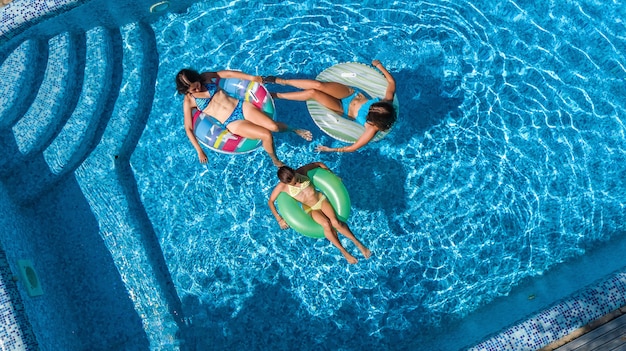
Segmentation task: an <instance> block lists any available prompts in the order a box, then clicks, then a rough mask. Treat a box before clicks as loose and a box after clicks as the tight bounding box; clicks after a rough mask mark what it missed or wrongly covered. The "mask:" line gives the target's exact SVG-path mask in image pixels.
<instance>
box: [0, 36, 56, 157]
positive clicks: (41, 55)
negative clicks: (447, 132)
mask: <svg viewBox="0 0 626 351" xmlns="http://www.w3.org/2000/svg"><path fill="white" fill-rule="evenodd" d="M47 60H48V45H47V43H46V42H45V41H43V40H37V39H33V40H27V41H25V42H23V43H22V45H20V46H19V47H18V48H17V49H15V50H14V51H13V52H11V53H10V54H9V55H8V57H7V58H6V60H5V61H4V62H3V63H2V65H0V96H1V97H2V98H1V100H2V103H0V130H2V129H6V128H10V127H11V126H13V124H15V122H17V120H18V119H20V118H21V117H22V116H23V115H24V114H25V113H26V111H27V110H28V107H29V106H30V104H31V103H32V102H33V100H34V99H35V97H36V96H37V91H38V89H36V88H34V87H38V86H40V85H41V81H42V79H43V76H44V73H45V69H46V62H47ZM6 156H7V155H2V157H6Z"/></svg>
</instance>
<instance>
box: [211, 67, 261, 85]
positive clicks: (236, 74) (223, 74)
mask: <svg viewBox="0 0 626 351" xmlns="http://www.w3.org/2000/svg"><path fill="white" fill-rule="evenodd" d="M215 74H216V76H217V77H220V78H238V79H244V80H249V81H254V82H258V83H262V82H263V78H262V77H261V76H253V75H251V74H247V73H244V72H241V71H231V70H223V71H217V72H215Z"/></svg>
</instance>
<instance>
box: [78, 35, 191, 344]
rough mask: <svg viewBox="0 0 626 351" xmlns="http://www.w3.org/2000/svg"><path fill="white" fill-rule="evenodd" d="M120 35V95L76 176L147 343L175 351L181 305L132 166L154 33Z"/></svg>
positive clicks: (147, 97)
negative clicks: (122, 49) (143, 202)
mask: <svg viewBox="0 0 626 351" xmlns="http://www.w3.org/2000/svg"><path fill="white" fill-rule="evenodd" d="M121 33H122V38H123V42H124V44H125V45H124V52H123V57H124V59H123V77H122V83H121V87H122V88H121V89H120V92H119V98H118V100H117V102H116V104H115V106H114V111H113V114H112V115H111V118H110V120H109V121H108V124H107V127H106V129H105V131H104V133H103V135H102V138H101V141H100V143H99V144H98V145H97V147H96V148H95V149H94V150H93V152H92V153H91V154H90V155H89V157H88V158H87V159H86V160H85V161H84V162H83V163H82V164H81V165H80V167H78V168H77V169H76V171H75V176H76V179H77V181H78V184H79V185H80V187H81V189H82V191H83V194H84V195H85V197H86V199H87V201H88V203H89V204H90V206H91V209H92V211H93V213H94V215H95V217H96V220H97V221H98V222H99V225H100V231H101V235H102V237H103V239H104V243H105V245H106V246H107V248H108V249H109V251H110V252H111V257H112V258H113V261H114V262H115V265H116V266H117V268H118V270H119V272H120V275H121V277H122V280H123V281H124V283H125V284H126V287H127V289H128V291H129V295H130V296H131V298H132V300H133V302H134V304H135V308H136V310H137V313H138V314H139V316H140V317H141V318H142V320H143V323H144V325H145V326H146V328H145V330H146V334H147V336H148V339H149V340H150V343H151V344H152V345H160V346H161V347H163V348H167V349H176V348H177V345H176V340H177V337H176V334H177V333H178V332H180V330H181V328H182V327H184V324H183V322H182V315H181V303H180V300H179V298H178V295H177V293H176V291H175V289H174V285H173V283H172V281H171V277H170V275H169V270H168V268H167V265H166V263H165V259H164V258H163V252H162V250H161V247H160V243H159V240H158V238H157V236H156V233H155V232H154V228H153V227H152V223H151V221H150V219H149V218H148V215H147V213H146V211H145V209H144V207H143V204H142V202H141V198H140V196H139V191H138V190H137V183H136V181H135V178H134V175H133V171H132V169H131V165H130V156H131V155H132V153H133V151H134V149H135V146H136V145H137V142H138V140H139V138H140V137H141V134H142V133H143V131H144V127H145V124H146V121H147V119H148V116H149V113H150V107H151V106H152V100H153V98H154V92H155V81H156V75H157V72H158V56H157V55H155V54H154V53H155V52H156V42H155V36H154V33H153V32H152V29H151V28H150V27H149V26H148V25H146V24H137V23H135V24H130V25H126V26H124V27H122V28H121ZM131 253H132V254H131Z"/></svg>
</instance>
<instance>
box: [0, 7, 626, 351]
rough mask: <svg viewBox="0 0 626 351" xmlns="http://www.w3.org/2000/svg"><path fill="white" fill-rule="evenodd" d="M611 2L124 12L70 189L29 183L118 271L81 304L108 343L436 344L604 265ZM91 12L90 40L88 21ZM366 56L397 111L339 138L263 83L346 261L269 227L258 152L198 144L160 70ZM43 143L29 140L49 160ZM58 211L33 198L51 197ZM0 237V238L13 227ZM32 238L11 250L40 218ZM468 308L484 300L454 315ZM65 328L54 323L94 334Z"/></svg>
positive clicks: (613, 107) (50, 336)
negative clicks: (304, 133)
mask: <svg viewBox="0 0 626 351" xmlns="http://www.w3.org/2000/svg"><path fill="white" fill-rule="evenodd" d="M620 11H622V10H621V7H620V6H619V5H618V4H614V5H598V4H596V3H594V2H591V1H579V2H569V3H564V4H555V3H546V4H533V5H529V4H518V3H514V2H499V3H498V4H496V5H494V4H492V3H491V2H488V1H473V2H460V3H452V2H447V1H437V2H428V3H427V2H393V3H390V4H389V3H382V2H375V1H372V2H354V3H344V4H342V5H335V4H332V3H331V2H323V1H317V2H305V3H295V2H289V3H283V2H265V3H252V2H244V1H238V2H220V1H218V2H198V3H195V4H193V5H191V7H190V9H189V11H188V12H186V13H181V14H173V13H169V14H166V15H164V16H163V17H161V18H159V19H155V20H154V21H153V22H152V23H151V24H150V25H149V26H147V25H133V24H131V25H126V26H124V27H123V30H122V31H121V33H120V34H119V37H115V36H114V39H113V42H123V43H124V45H123V46H124V47H123V49H120V51H122V52H119V53H116V52H113V53H110V54H111V55H112V56H115V55H122V56H124V60H123V62H122V63H121V65H122V66H123V67H124V68H125V69H124V70H123V74H120V76H115V75H113V78H112V82H113V83H112V85H113V86H114V87H118V90H119V91H120V92H121V93H120V94H119V98H118V99H117V101H116V103H115V108H114V109H113V111H109V113H110V115H108V116H107V117H104V120H105V122H106V123H105V124H106V126H104V125H101V126H100V127H99V128H100V129H98V128H95V129H94V132H93V133H94V135H95V138H96V139H98V140H99V142H98V144H97V146H94V147H93V150H89V157H88V158H86V159H85V160H84V161H83V160H80V166H79V167H78V168H77V169H76V171H75V172H73V173H72V174H71V175H66V176H65V177H64V178H63V179H64V180H63V181H62V184H63V186H62V189H71V190H65V191H61V190H59V194H62V195H63V196H61V195H59V196H58V197H55V196H52V197H50V198H48V197H46V196H42V197H40V198H37V201H36V202H39V203H41V204H46V205H49V204H56V203H61V204H63V206H61V208H65V207H67V206H71V204H72V203H74V204H80V206H75V207H76V208H74V211H75V212H78V213H80V216H78V218H79V219H80V220H76V221H77V222H81V221H82V220H83V219H86V220H85V221H86V222H87V223H86V224H85V223H73V222H69V226H68V227H69V229H67V228H64V229H63V230H65V231H66V232H71V233H72V234H73V235H72V237H75V236H79V235H80V233H74V232H80V231H81V230H80V229H79V228H81V227H84V226H86V225H87V224H88V226H87V227H88V228H90V229H89V230H88V231H87V233H89V235H88V236H87V237H85V238H82V239H81V240H83V242H81V243H80V245H81V247H90V249H88V250H93V252H91V253H92V255H91V257H96V258H97V259H96V258H92V259H93V260H96V261H97V263H98V265H101V264H102V263H103V262H104V264H105V265H104V266H105V267H106V268H107V269H103V270H106V271H108V272H110V271H114V272H115V271H117V272H119V277H118V276H117V275H116V274H115V273H109V275H107V276H106V277H105V278H106V279H105V278H100V280H98V281H97V282H95V285H97V286H106V292H108V293H110V294H112V295H113V298H112V300H111V301H107V304H105V306H109V305H110V306H113V305H117V304H121V305H123V307H122V308H115V309H114V312H115V316H119V317H118V319H117V321H122V320H123V319H124V317H123V316H130V317H129V320H127V321H124V322H123V323H120V325H123V326H130V327H129V328H128V329H129V330H131V331H129V332H128V333H126V334H124V332H123V331H122V330H120V329H122V328H121V327H113V326H110V324H112V323H111V322H109V321H104V319H105V316H106V315H107V314H106V313H105V312H103V311H100V312H98V313H97V315H99V316H102V317H99V319H98V318H95V320H91V321H90V323H91V324H90V325H96V326H99V325H107V326H109V328H110V329H108V328H103V329H102V332H101V333H102V334H103V335H102V336H101V340H111V339H112V337H111V335H112V334H115V333H119V334H121V335H124V338H125V339H124V338H122V339H123V340H126V339H127V340H128V341H124V343H123V344H124V345H126V347H130V346H129V345H133V342H132V341H131V340H133V337H137V338H138V339H139V340H141V342H138V343H137V345H136V346H135V348H136V349H143V348H144V347H147V346H146V345H147V344H150V348H153V349H159V348H161V347H172V348H176V347H180V348H181V349H185V348H189V349H193V348H195V349H200V350H204V349H233V348H241V347H248V348H250V349H268V348H271V349H291V348H292V347H293V345H300V346H299V348H300V349H328V350H340V349H342V350H356V349H374V348H376V349H381V348H382V349H398V350H402V349H424V350H426V349H427V350H453V349H462V348H466V347H469V346H471V345H474V344H476V343H478V342H480V341H481V340H483V339H484V338H485V337H487V336H488V335H490V334H492V333H496V332H497V331H499V330H500V329H502V328H504V327H506V326H508V325H510V324H511V323H514V322H516V321H517V320H519V319H521V318H523V317H525V316H527V315H529V314H531V313H533V312H536V311H538V310H540V309H542V308H545V307H547V306H549V305H550V304H552V303H553V302H554V301H556V300H558V299H560V298H563V297H565V296H567V295H569V294H571V293H572V292H574V291H576V290H578V289H580V288H582V287H583V286H585V285H586V284H589V283H592V282H594V281H596V280H597V279H600V278H602V277H603V276H604V275H606V274H608V273H610V272H612V271H613V270H615V269H619V268H622V267H623V266H624V264H625V263H626V262H624V259H623V258H622V255H619V250H615V251H611V247H612V244H611V242H615V243H618V242H622V241H623V239H624V238H623V237H624V235H623V226H622V225H621V223H622V222H623V221H624V218H623V217H624V215H623V203H624V198H625V194H624V179H626V178H625V177H624V172H625V167H626V166H624V162H623V161H624V150H625V148H624V144H625V143H624V134H623V133H624V127H623V124H622V118H623V117H622V116H624V113H623V112H624V111H623V109H624V105H625V102H624V98H622V96H624V94H623V93H624V91H623V90H624V89H623V87H622V82H623V78H624V75H625V73H626V69H625V68H624V56H623V51H624V48H625V45H624V38H623V37H621V36H620V34H619V33H620V29H622V27H623V24H622V22H621V20H620ZM137 28H139V29H138V30H137ZM101 32H102V31H100V32H98V31H92V32H90V33H89V37H90V38H92V37H93V39H92V42H94V43H100V42H102V41H105V40H103V39H99V38H102V37H103V34H102V33H101ZM58 40H59V41H62V40H63V39H62V38H61V39H58ZM88 47H90V46H89V45H88ZM104 51H106V50H104ZM127 52H132V53H133V55H128V54H124V53H127ZM145 52H152V53H158V61H157V55H154V54H153V55H150V54H143V55H144V56H142V54H141V53H145ZM51 55H55V53H52V54H51ZM58 55H59V56H62V55H64V54H63V53H61V54H58ZM85 56H86V57H89V55H88V54H87V55H85ZM372 59H379V60H381V61H382V62H383V63H384V64H385V65H386V67H388V68H389V69H390V71H391V72H392V73H393V74H394V76H395V77H396V80H397V82H398V99H399V101H400V104H401V111H402V112H401V115H400V118H399V120H398V123H397V125H396V126H395V127H394V129H393V131H392V132H391V134H390V135H388V136H387V137H386V138H385V139H383V140H381V141H380V142H377V143H376V144H373V145H370V146H368V147H367V148H365V149H364V150H362V151H360V152H357V153H353V154H340V155H337V154H316V153H315V152H314V151H313V150H314V146H315V145H317V144H318V143H324V144H333V143H334V142H333V141H332V140H330V139H329V138H328V137H326V136H324V134H323V133H321V132H320V131H319V130H318V129H317V128H316V127H315V125H314V124H313V123H312V122H311V121H310V119H309V117H308V114H307V111H306V107H305V105H304V104H298V103H290V102H286V101H277V103H276V104H277V111H278V112H277V113H278V118H279V119H281V120H283V121H286V122H288V123H289V124H291V125H294V126H301V127H304V128H309V129H311V130H312V131H313V132H314V136H315V139H314V141H313V142H312V143H306V142H303V141H302V140H300V139H299V138H297V137H295V136H292V135H279V136H277V137H276V143H277V152H278V155H279V156H280V157H281V158H282V159H283V160H285V161H286V162H287V163H289V164H291V165H294V166H298V165H301V164H304V163H308V162H311V161H316V160H321V161H323V162H325V163H326V164H328V165H329V166H330V167H331V168H332V169H334V170H335V172H336V173H337V174H339V175H340V176H341V177H342V178H343V180H344V182H345V184H346V186H347V188H348V190H349V192H350V195H351V199H352V204H353V212H352V215H351V218H350V221H349V223H350V225H351V227H352V229H353V231H354V232H355V234H356V235H357V236H358V237H359V238H360V239H361V240H362V241H363V242H364V243H365V244H366V245H367V246H368V247H370V249H372V251H373V256H372V258H371V259H370V260H363V259H361V261H360V262H359V263H358V264H357V265H354V266H347V265H346V264H345V263H344V262H343V261H342V258H341V257H340V256H339V255H338V254H337V252H336V251H335V249H334V248H332V247H331V246H330V245H329V244H328V243H327V242H326V241H323V240H320V241H314V240H311V239H308V238H305V237H302V236H300V235H299V234H297V233H295V232H293V231H281V230H280V229H279V227H278V225H277V224H276V223H275V221H274V219H273V217H272V216H271V215H270V212H269V209H268V208H267V205H266V201H267V196H268V195H269V191H270V190H271V188H272V187H273V185H274V184H275V182H276V178H275V174H274V168H273V166H272V164H271V161H270V160H269V158H267V157H266V156H265V155H264V154H263V153H262V152H256V153H253V154H250V155H246V156H226V155H221V154H209V156H210V161H209V164H208V165H206V166H203V165H200V164H198V163H197V161H196V157H195V154H194V152H193V149H192V148H191V147H190V145H189V143H188V142H187V141H186V137H185V135H184V132H183V131H182V118H181V114H180V102H181V98H180V97H179V96H176V94H175V90H174V85H173V79H174V76H175V74H176V72H177V71H178V70H179V69H180V68H183V67H195V68H197V69H200V70H205V69H206V70H214V69H222V68H231V69H241V70H244V71H247V72H249V73H253V74H262V75H266V74H278V75H283V76H287V77H314V76H315V75H317V74H318V73H319V72H321V71H322V70H323V69H325V68H326V67H328V66H330V65H333V64H335V63H339V62H347V61H359V62H363V63H369V62H371V60H372ZM133 60H134V61H136V63H133V62H127V61H133ZM85 61H87V62H89V60H88V59H85ZM133 65H134V66H133ZM127 67H131V68H127ZM132 67H135V68H132ZM97 69H101V67H100V66H98V65H94V66H93V67H92V68H89V69H88V71H86V73H85V75H86V76H87V75H89V73H94V72H92V71H96V70H97ZM146 76H147V77H149V79H148V78H145V77H146ZM113 90H114V91H115V89H113ZM76 104H78V105H80V103H79V102H76ZM148 105H151V108H149V107H147V106H148ZM137 111H139V112H137ZM128 116H138V117H133V118H131V117H128ZM68 121H71V119H68ZM18 123H19V122H18ZM33 123H34V122H33ZM68 123H70V122H68ZM77 125H78V124H77ZM74 128H78V127H74ZM18 129H19V127H18ZM18 129H13V130H18ZM24 129H26V127H24ZM27 134H28V133H26V132H23V131H22V132H21V133H20V132H16V133H15V135H17V138H18V139H19V138H22V139H23V141H21V139H20V140H18V141H17V147H16V154H17V152H21V153H24V154H26V153H25V152H24V150H28V149H29V145H30V144H31V143H32V142H31V141H29V140H30V139H28V137H27V136H25V135H27ZM59 135H63V134H62V133H61V134H59ZM53 145H54V144H53ZM61 145H64V144H61ZM337 145H340V144H337ZM65 149H66V148H64V147H62V146H58V147H52V148H50V149H46V150H45V151H43V152H42V154H43V155H44V160H45V161H46V164H47V165H49V166H50V168H51V169H53V168H54V167H53V166H52V165H54V162H53V161H51V160H55V159H56V158H60V157H59V155H62V152H61V151H58V150H65ZM18 150H19V151H18ZM53 150H57V151H55V152H53ZM72 150H73V149H72ZM69 158H70V159H71V156H69ZM20 177H24V178H26V177H27V175H26V174H20ZM14 178H15V177H14ZM14 178H12V179H14ZM18 178H19V177H18ZM74 178H75V179H74ZM20 181H23V180H22V179H21V178H20ZM7 187H8V186H7ZM8 192H10V191H8ZM67 193H71V194H74V196H75V198H70V199H68V198H67V197H66V196H65V195H66V194H67ZM53 195H56V194H53ZM12 196H13V195H7V197H8V198H11V197H12ZM41 206H43V205H41ZM15 212H20V213H19V215H17V214H16V215H15V216H14V217H16V218H19V219H20V220H21V218H23V217H24V218H31V217H32V216H29V214H23V213H22V212H25V211H24V210H19V211H18V210H16V211H15ZM57 212H58V213H57V214H56V215H55V216H50V218H49V221H47V222H49V223H55V225H57V226H58V223H59V222H63V221H62V220H65V221H67V217H68V216H69V215H68V214H67V211H65V210H62V209H60V210H58V211H57ZM90 212H91V213H93V214H90ZM24 221H27V220H24ZM98 234H99V235H98ZM9 238H12V237H11V236H9V237H8V238H3V241H2V244H3V246H4V249H5V251H7V256H19V255H20V254H21V253H20V254H17V253H15V251H19V250H22V251H26V252H28V251H29V250H23V249H20V248H19V245H18V244H14V243H9V242H8V240H9ZM100 238H102V239H100ZM36 240H40V241H39V243H38V244H32V245H33V247H34V248H31V249H30V251H37V250H36V249H37V248H40V247H43V246H45V243H47V242H49V241H50V240H52V239H50V238H48V239H45V238H43V239H36ZM66 245H67V247H68V248H70V247H71V248H73V246H72V245H75V243H74V242H72V243H71V244H70V243H69V242H68V243H66ZM616 247H620V246H616ZM347 248H348V249H349V250H351V251H354V247H353V246H351V245H347ZM14 250H15V251H14ZM603 250H604V251H603ZM599 251H602V252H608V253H611V252H613V254H614V255H615V259H614V260H613V262H611V266H608V267H593V268H592V270H591V271H584V272H581V273H580V276H581V279H580V281H579V282H577V284H571V285H567V286H565V284H560V285H558V286H553V285H550V284H549V282H550V280H551V279H552V280H558V277H559V276H571V273H570V271H568V267H572V268H574V269H576V270H577V271H578V270H583V269H587V267H590V266H593V265H591V264H590V265H580V264H578V265H577V264H576V262H577V261H585V260H589V257H595V258H596V260H598V261H602V260H603V257H604V256H603V255H597V254H594V253H595V252H599ZM89 252H90V251H86V252H85V255H87V253H89ZM109 253H110V254H109ZM87 260H88V258H82V259H80V260H79V262H85V261H87ZM70 262H71V259H69V258H67V259H56V262H55V263H56V264H57V265H60V266H63V267H65V266H68V267H73V265H72V264H71V263H70ZM594 262H595V261H594ZM94 266H96V264H94ZM94 269H96V268H94ZM71 270H78V269H76V268H71ZM563 270H564V271H563ZM555 272H557V273H558V275H555ZM48 274H50V275H55V274H58V273H55V272H48ZM92 279H95V278H92ZM83 284H84V283H83ZM546 284H547V285H549V286H550V287H551V288H550V290H548V291H540V292H535V291H534V290H533V289H537V286H544V285H546ZM123 287H125V288H126V289H127V290H128V291H129V294H130V298H127V294H126V292H125V291H124V288H123ZM76 295H78V294H76ZM94 295H95V296H98V295H97V294H96V293H94ZM59 296H62V294H59ZM531 296H532V298H531ZM67 300H69V298H68V297H65V298H64V301H62V302H60V304H61V305H62V304H67ZM118 300H119V301H118ZM29 304H32V303H31V302H29V301H28V300H27V301H25V305H27V306H28V305H29ZM34 304H37V302H35V303H34ZM41 305H42V306H38V307H39V308H41V309H42V310H44V311H45V306H44V305H43V304H41ZM81 306H82V305H81ZM91 309H92V310H98V308H97V307H91ZM80 310H81V309H80V308H79V309H78V311H77V312H75V316H74V319H73V321H74V322H72V323H73V324H77V325H78V324H80V323H81V320H82V318H84V317H83V316H82V313H81V312H79V311H80ZM135 311H136V312H135ZM91 313H96V312H94V311H91ZM485 315H486V316H489V319H491V321H480V322H477V321H476V320H477V318H478V316H485ZM29 317H30V319H31V323H32V324H33V327H34V329H35V332H36V334H37V337H38V341H39V342H40V345H41V347H42V348H43V349H46V347H49V346H47V345H58V344H55V342H56V341H55V338H56V337H58V335H59V334H60V333H61V332H60V331H59V330H56V329H54V330H51V331H42V330H38V326H40V325H43V324H44V323H43V322H40V321H37V318H36V317H33V316H32V315H31V316H29ZM100 319H101V320H100ZM472 323H473V324H475V325H474V326H473V327H472ZM480 323H483V324H480ZM140 324H141V325H140ZM72 328H77V329H80V326H72ZM143 329H145V332H143ZM108 330H113V331H114V332H109V331H108ZM86 334H87V333H84V334H81V336H80V337H78V338H77V341H75V342H76V343H85V344H93V343H92V341H93V340H98V339H97V338H96V337H93V336H91V337H90V336H87V335H86ZM155 343H157V344H155Z"/></svg>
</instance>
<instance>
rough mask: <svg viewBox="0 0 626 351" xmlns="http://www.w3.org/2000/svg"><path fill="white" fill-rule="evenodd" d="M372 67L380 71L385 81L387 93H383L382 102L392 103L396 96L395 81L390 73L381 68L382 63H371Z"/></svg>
mask: <svg viewBox="0 0 626 351" xmlns="http://www.w3.org/2000/svg"><path fill="white" fill-rule="evenodd" d="M372 66H374V67H376V68H378V70H379V71H381V72H382V74H383V75H384V76H385V79H387V91H385V98H384V100H387V101H393V97H394V95H395V94H396V80H395V79H394V78H393V76H392V75H391V73H389V71H387V69H386V68H385V66H383V64H382V63H380V61H378V60H374V61H372Z"/></svg>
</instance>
